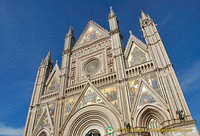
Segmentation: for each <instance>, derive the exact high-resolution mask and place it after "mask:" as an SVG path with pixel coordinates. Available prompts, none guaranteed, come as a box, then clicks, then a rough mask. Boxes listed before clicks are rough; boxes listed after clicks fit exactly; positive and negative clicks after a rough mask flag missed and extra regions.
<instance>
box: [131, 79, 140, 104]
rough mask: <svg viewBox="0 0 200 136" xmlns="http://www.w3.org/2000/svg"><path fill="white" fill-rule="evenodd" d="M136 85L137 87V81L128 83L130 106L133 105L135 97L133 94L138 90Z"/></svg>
mask: <svg viewBox="0 0 200 136" xmlns="http://www.w3.org/2000/svg"><path fill="white" fill-rule="evenodd" d="M138 85H139V80H132V81H130V82H129V87H130V100H131V104H133V102H134V97H135V93H136V89H137V88H138Z"/></svg>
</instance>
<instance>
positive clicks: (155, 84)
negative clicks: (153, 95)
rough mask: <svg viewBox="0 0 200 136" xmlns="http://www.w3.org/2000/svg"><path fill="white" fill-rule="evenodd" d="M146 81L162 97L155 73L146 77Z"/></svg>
mask: <svg viewBox="0 0 200 136" xmlns="http://www.w3.org/2000/svg"><path fill="white" fill-rule="evenodd" d="M144 79H145V80H146V81H147V82H148V83H149V84H150V85H151V86H152V87H153V89H154V90H155V91H156V92H157V93H158V94H159V95H160V96H161V97H162V93H161V89H160V85H159V82H158V79H157V76H156V74H155V73H152V74H148V75H145V76H144Z"/></svg>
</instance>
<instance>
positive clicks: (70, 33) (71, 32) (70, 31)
mask: <svg viewBox="0 0 200 136" xmlns="http://www.w3.org/2000/svg"><path fill="white" fill-rule="evenodd" d="M72 35H73V29H72V26H70V27H69V31H68V33H67V36H72Z"/></svg>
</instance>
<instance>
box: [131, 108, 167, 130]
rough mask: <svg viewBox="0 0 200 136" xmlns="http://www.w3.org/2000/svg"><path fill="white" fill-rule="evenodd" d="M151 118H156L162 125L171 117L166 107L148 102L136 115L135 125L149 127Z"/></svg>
mask: <svg viewBox="0 0 200 136" xmlns="http://www.w3.org/2000/svg"><path fill="white" fill-rule="evenodd" d="M151 119H156V120H157V121H158V123H159V124H160V125H162V124H163V123H164V122H165V121H167V120H169V119H170V116H169V113H168V111H167V110H166V109H165V108H162V107H159V106H157V105H153V104H147V105H145V106H144V107H143V108H141V109H140V110H139V111H138V113H137V114H136V115H135V117H134V123H133V124H134V126H136V127H148V123H149V121H150V120H151Z"/></svg>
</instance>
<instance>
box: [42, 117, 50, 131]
mask: <svg viewBox="0 0 200 136" xmlns="http://www.w3.org/2000/svg"><path fill="white" fill-rule="evenodd" d="M42 127H46V128H50V122H49V118H48V115H47V114H46V115H45V117H44V119H43V120H42Z"/></svg>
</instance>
